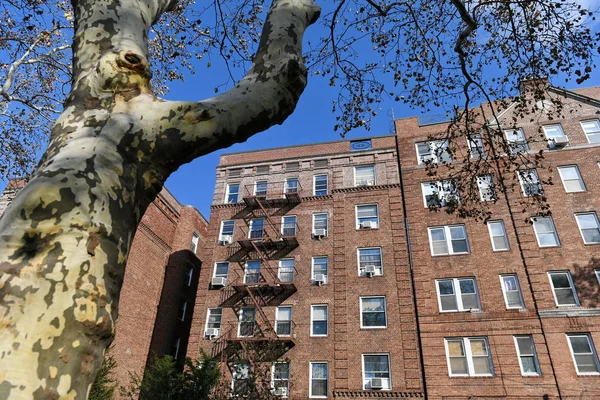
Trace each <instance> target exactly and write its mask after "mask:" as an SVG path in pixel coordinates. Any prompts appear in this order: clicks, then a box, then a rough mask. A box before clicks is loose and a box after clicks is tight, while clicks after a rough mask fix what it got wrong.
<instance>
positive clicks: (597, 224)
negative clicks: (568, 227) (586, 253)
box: [575, 211, 600, 245]
mask: <svg viewBox="0 0 600 400" xmlns="http://www.w3.org/2000/svg"><path fill="white" fill-rule="evenodd" d="M578 215H593V216H594V218H595V219H596V226H597V227H598V229H600V221H599V220H598V214H596V213H595V212H594V211H587V212H577V213H575V221H576V222H577V227H578V228H579V234H580V235H581V239H582V240H583V243H584V244H589V245H594V244H600V243H598V242H590V243H588V242H586V241H585V236H583V231H582V230H581V225H580V224H579V218H577V216H578Z"/></svg>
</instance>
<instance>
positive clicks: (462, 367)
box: [444, 337, 494, 376]
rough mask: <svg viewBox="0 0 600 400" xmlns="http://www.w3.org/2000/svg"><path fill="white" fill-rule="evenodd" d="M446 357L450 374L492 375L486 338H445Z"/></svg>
mask: <svg viewBox="0 0 600 400" xmlns="http://www.w3.org/2000/svg"><path fill="white" fill-rule="evenodd" d="M444 342H445V345H446V357H447V359H448V372H449V373H450V376H481V375H484V376H492V375H494V372H493V369H492V358H491V357H490V352H489V346H488V341H487V338H485V337H474V338H447V339H444Z"/></svg>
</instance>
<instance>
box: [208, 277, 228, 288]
mask: <svg viewBox="0 0 600 400" xmlns="http://www.w3.org/2000/svg"><path fill="white" fill-rule="evenodd" d="M226 283H227V278H223V277H222V276H216V277H214V278H212V281H211V284H212V285H213V286H225V284H226Z"/></svg>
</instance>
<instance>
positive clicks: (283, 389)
mask: <svg viewBox="0 0 600 400" xmlns="http://www.w3.org/2000/svg"><path fill="white" fill-rule="evenodd" d="M271 378H272V383H271V386H272V387H273V394H274V395H275V396H281V397H288V396H289V392H290V363H288V362H277V363H274V364H273V370H272V372H271Z"/></svg>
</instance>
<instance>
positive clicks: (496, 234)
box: [487, 221, 509, 251]
mask: <svg viewBox="0 0 600 400" xmlns="http://www.w3.org/2000/svg"><path fill="white" fill-rule="evenodd" d="M487 226H488V231H489V232H490V239H491V241H492V249H493V250H494V251H504V250H509V247H508V237H506V229H504V222H503V221H488V222H487Z"/></svg>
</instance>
